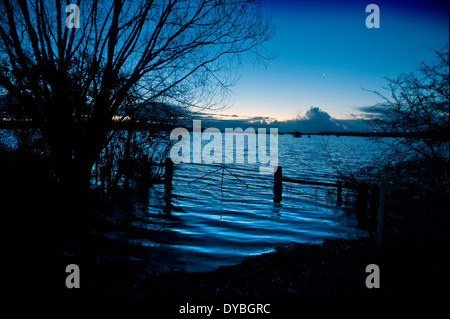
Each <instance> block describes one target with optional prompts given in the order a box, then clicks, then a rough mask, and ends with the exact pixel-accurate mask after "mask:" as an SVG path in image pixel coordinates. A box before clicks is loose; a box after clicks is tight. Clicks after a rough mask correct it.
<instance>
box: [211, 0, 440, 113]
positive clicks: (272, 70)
mask: <svg viewBox="0 0 450 319" xmlns="http://www.w3.org/2000/svg"><path fill="white" fill-rule="evenodd" d="M261 2H262V3H263V5H264V10H266V12H268V14H270V15H271V17H272V24H273V26H274V27H275V30H276V32H275V35H274V37H273V38H272V39H271V40H270V41H269V42H267V43H266V46H267V48H268V49H269V50H273V51H275V53H276V58H275V59H273V60H271V61H269V62H268V64H267V65H264V64H262V63H254V64H251V63H250V64H245V65H243V66H242V75H241V77H240V80H239V82H238V84H237V85H236V86H235V87H234V88H233V93H232V95H231V99H232V103H231V104H230V105H228V106H227V108H226V109H224V110H221V111H217V112H215V113H214V114H215V116H222V118H224V119H225V118H233V119H236V118H241V119H245V118H247V119H248V118H253V117H257V118H263V119H267V120H268V121H270V120H274V119H276V120H278V121H286V120H292V119H294V118H296V117H297V116H300V117H305V116H307V111H309V110H311V107H314V110H317V109H316V108H319V110H320V111H323V112H325V113H327V114H329V115H330V117H331V118H332V119H342V120H345V119H350V118H352V115H354V114H355V113H357V109H358V108H359V107H366V106H372V105H375V104H376V103H377V102H380V99H379V97H377V96H376V95H375V94H374V93H373V92H369V91H367V90H381V89H382V87H383V86H385V84H386V83H387V82H386V80H385V78H384V77H396V76H397V75H399V74H400V73H403V72H410V71H413V70H414V69H415V68H417V67H418V65H419V63H420V62H421V61H431V60H432V59H433V55H434V53H433V51H432V49H437V48H441V47H442V46H444V45H445V44H446V43H448V33H449V14H448V10H449V8H448V3H447V1H437V0H432V1H426V0H410V1H404V0H401V1H399V0H389V1H378V0H367V1H356V0H355V1H345V0H344V1H311V0H308V1H301V0H296V1H288V0H261ZM371 3H374V4H377V5H378V7H379V10H380V28H371V29H369V28H367V27H366V18H367V16H369V14H370V13H366V12H365V10H366V6H367V5H369V4H371Z"/></svg>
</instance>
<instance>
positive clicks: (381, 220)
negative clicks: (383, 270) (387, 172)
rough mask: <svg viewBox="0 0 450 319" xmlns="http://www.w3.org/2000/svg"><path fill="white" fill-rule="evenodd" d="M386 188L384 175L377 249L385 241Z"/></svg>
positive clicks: (379, 208) (381, 189)
mask: <svg viewBox="0 0 450 319" xmlns="http://www.w3.org/2000/svg"><path fill="white" fill-rule="evenodd" d="M386 190H387V185H386V177H385V176H384V175H383V176H382V177H381V180H380V199H379V202H378V228H377V250H380V249H381V245H382V242H383V226H384V225H383V224H384V204H385V201H386Z"/></svg>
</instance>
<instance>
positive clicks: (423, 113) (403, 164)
mask: <svg viewBox="0 0 450 319" xmlns="http://www.w3.org/2000/svg"><path fill="white" fill-rule="evenodd" d="M435 53H436V60H435V61H434V62H433V63H431V64H429V63H425V62H422V63H421V64H420V67H419V68H418V70H417V71H418V72H416V73H414V72H411V73H408V74H401V75H399V76H398V77H397V78H394V79H389V78H388V79H387V81H388V85H387V87H386V90H387V92H388V94H387V95H384V94H381V93H380V92H377V91H375V93H376V94H377V95H378V96H380V97H381V98H382V100H383V102H382V103H379V104H377V105H376V106H374V107H372V108H370V109H369V110H368V111H369V113H368V114H367V115H368V116H366V120H368V122H369V124H370V125H371V126H372V128H374V129H376V130H377V131H380V132H401V133H409V134H410V136H411V138H395V139H393V138H387V139H384V140H383V142H385V143H388V146H389V147H388V148H386V153H385V154H384V157H383V158H379V159H377V163H378V164H377V166H378V167H380V166H381V165H380V164H382V165H384V167H383V169H382V170H381V172H382V173H386V174H389V171H391V175H392V177H393V178H395V177H398V178H400V179H403V180H404V181H407V180H408V179H410V181H414V182H419V183H421V184H427V185H431V184H437V185H440V186H444V187H447V192H448V177H449V176H448V175H449V171H448V170H449V51H448V45H446V46H445V47H444V48H442V49H440V50H435ZM435 186H436V185H435Z"/></svg>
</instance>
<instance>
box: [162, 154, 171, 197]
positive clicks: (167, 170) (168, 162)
mask: <svg viewBox="0 0 450 319" xmlns="http://www.w3.org/2000/svg"><path fill="white" fill-rule="evenodd" d="M164 167H165V169H164V189H165V191H166V192H170V191H171V190H172V178H173V162H172V160H171V159H170V158H166V162H165V165H164Z"/></svg>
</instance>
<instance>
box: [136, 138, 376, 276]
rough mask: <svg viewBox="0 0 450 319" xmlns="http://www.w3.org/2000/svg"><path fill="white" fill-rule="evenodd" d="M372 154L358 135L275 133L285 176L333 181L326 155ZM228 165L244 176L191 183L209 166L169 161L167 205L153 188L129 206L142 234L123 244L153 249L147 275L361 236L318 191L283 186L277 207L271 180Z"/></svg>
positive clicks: (359, 160) (353, 160)
mask: <svg viewBox="0 0 450 319" xmlns="http://www.w3.org/2000/svg"><path fill="white" fill-rule="evenodd" d="M377 151H378V149H377V147H376V145H374V144H373V143H372V142H369V141H368V140H366V139H364V138H360V137H339V138H338V137H335V136H312V137H311V138H305V137H302V138H295V137H293V136H291V135H280V136H279V165H281V166H282V167H283V176H286V177H291V178H298V179H307V180H317V181H330V182H335V179H334V178H333V174H334V172H333V170H332V169H331V167H330V163H329V160H328V158H329V157H330V156H331V157H332V158H333V157H339V158H340V159H343V160H345V161H346V162H347V164H348V165H349V166H359V165H361V164H363V163H364V162H366V161H368V160H369V159H370V158H371V157H372V156H373V154H374V153H375V152H377ZM228 165H230V164H228ZM231 166H232V167H241V168H245V169H247V171H242V170H239V171H237V170H236V171H235V170H230V172H232V173H233V175H231V174H230V172H228V171H225V170H221V169H220V170H218V171H216V172H214V173H212V174H209V175H208V176H207V177H204V178H201V179H198V178H199V177H202V176H204V175H206V174H207V173H210V172H212V171H213V170H216V169H217V167H207V166H200V165H193V164H183V163H182V164H177V165H176V170H175V174H174V181H173V190H172V197H171V198H170V200H167V198H165V197H164V188H163V186H162V185H156V186H154V187H153V188H152V189H151V190H150V194H149V199H148V203H140V205H136V209H135V214H137V215H139V217H141V218H143V219H144V221H145V222H143V223H140V227H143V228H145V229H146V230H147V232H146V233H148V235H146V236H145V237H140V238H132V239H131V241H132V242H135V243H139V244H142V245H144V246H148V247H153V248H154V255H152V256H149V270H151V271H155V272H160V271H166V270H171V269H185V270H187V271H201V270H211V269H214V268H217V267H218V266H220V265H226V264H233V263H237V262H239V261H240V260H242V258H243V257H244V256H248V255H254V254H260V253H263V252H267V251H270V250H273V249H274V248H275V247H276V246H279V245H286V244H289V243H292V242H314V243H318V242H321V241H322V240H323V239H324V238H330V237H347V236H365V235H366V233H365V232H363V231H360V230H358V229H356V228H355V227H354V226H355V224H356V222H355V220H354V218H353V217H352V216H350V215H349V214H348V213H346V211H345V209H344V208H342V207H339V206H337V205H336V200H335V197H333V196H326V194H327V189H326V188H318V187H314V186H308V185H297V184H288V183H284V185H283V200H282V202H281V205H277V204H274V203H273V200H272V198H273V188H272V187H273V180H272V178H273V177H272V176H270V175H261V174H258V173H254V172H252V170H257V169H258V167H259V165H258V164H232V165H231ZM228 167H229V166H228ZM196 179H197V180H196Z"/></svg>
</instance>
